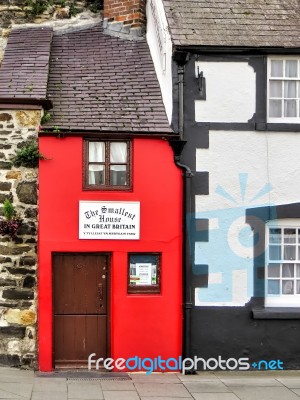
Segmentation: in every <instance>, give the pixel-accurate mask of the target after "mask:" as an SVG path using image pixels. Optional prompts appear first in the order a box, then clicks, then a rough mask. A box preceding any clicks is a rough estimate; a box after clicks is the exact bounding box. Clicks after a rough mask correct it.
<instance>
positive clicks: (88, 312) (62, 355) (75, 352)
mask: <svg viewBox="0 0 300 400" xmlns="http://www.w3.org/2000/svg"><path fill="white" fill-rule="evenodd" d="M107 272H108V271H107V256H104V255H98V254H88V253H87V254H83V253H82V254H81V253H77V254H58V255H55V256H54V259H53V296H54V299H53V300H54V301H53V304H54V360H55V365H61V364H74V365H75V366H76V364H77V365H79V364H82V363H83V364H85V365H87V359H88V356H89V354H91V353H96V354H97V357H98V358H99V357H103V358H105V357H107V328H108V327H107V324H108V322H107V321H108V317H107V295H108V292H107Z"/></svg>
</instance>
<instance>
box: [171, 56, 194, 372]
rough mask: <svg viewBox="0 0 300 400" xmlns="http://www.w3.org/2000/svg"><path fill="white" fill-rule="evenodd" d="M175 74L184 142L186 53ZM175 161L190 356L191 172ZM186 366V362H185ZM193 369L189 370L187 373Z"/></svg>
mask: <svg viewBox="0 0 300 400" xmlns="http://www.w3.org/2000/svg"><path fill="white" fill-rule="evenodd" d="M176 61H177V74H178V131H179V137H180V140H181V142H182V143H186V142H185V140H184V139H185V135H184V65H185V63H186V62H187V53H181V54H179V57H178V58H177V60H176ZM175 163H176V165H177V166H178V167H180V168H181V169H182V171H183V210H182V214H183V215H182V226H183V246H182V260H183V287H184V291H183V292H184V294H183V352H182V355H183V358H191V357H192V354H191V311H192V306H193V299H192V295H193V294H192V289H191V287H192V279H191V278H192V277H191V274H192V264H191V249H190V240H189V228H190V221H191V215H192V214H191V213H192V203H191V178H192V177H193V173H192V171H191V169H190V167H188V166H187V165H185V164H182V163H181V162H180V155H178V156H175ZM186 366H187V363H186ZM193 372H194V371H192V370H189V373H193Z"/></svg>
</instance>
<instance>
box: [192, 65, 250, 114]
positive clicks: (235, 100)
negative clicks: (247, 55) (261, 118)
mask: <svg viewBox="0 0 300 400" xmlns="http://www.w3.org/2000/svg"><path fill="white" fill-rule="evenodd" d="M198 68H199V71H200V72H201V71H203V76H204V77H205V80H206V100H196V101H195V120H196V121H197V122H248V120H249V119H251V118H252V117H253V114H254V112H255V95H256V91H255V87H256V83H255V72H254V69H253V68H252V67H251V66H250V65H249V64H248V63H247V62H220V61H219V62H210V61H197V62H196V63H195V76H197V75H198V72H197V71H198Z"/></svg>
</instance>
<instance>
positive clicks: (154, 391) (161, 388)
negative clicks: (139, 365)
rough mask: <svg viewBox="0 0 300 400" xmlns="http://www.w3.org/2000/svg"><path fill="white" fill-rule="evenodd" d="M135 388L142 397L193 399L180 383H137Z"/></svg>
mask: <svg viewBox="0 0 300 400" xmlns="http://www.w3.org/2000/svg"><path fill="white" fill-rule="evenodd" d="M135 387H136V390H137V392H138V394H139V395H140V396H141V397H159V396H161V397H164V396H166V397H167V396H169V397H170V396H171V397H176V398H178V397H179V398H180V397H190V398H191V397H192V396H191V395H190V394H189V392H188V391H187V390H186V388H185V387H184V386H183V385H182V384H180V383H179V384H178V383H157V384H155V385H154V384H153V383H135Z"/></svg>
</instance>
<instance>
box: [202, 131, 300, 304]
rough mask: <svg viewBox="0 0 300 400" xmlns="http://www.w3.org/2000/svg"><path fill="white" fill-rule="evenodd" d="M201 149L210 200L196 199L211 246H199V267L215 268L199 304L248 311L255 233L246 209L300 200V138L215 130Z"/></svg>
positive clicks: (275, 133)
mask: <svg viewBox="0 0 300 400" xmlns="http://www.w3.org/2000/svg"><path fill="white" fill-rule="evenodd" d="M209 143H210V144H209V149H197V150H196V163H197V164H196V169H197V171H209V195H207V196H205V195H204V196H203V195H201V196H196V218H209V228H210V232H209V242H208V243H203V242H197V243H196V246H195V247H196V248H195V254H196V255H195V258H196V260H195V261H196V263H197V264H208V265H209V283H208V288H201V289H196V293H195V301H196V305H215V306H222V305H228V306H243V305H244V304H245V303H246V302H247V301H249V300H250V298H251V296H252V295H253V259H252V257H253V234H252V231H251V229H250V227H249V225H248V224H246V223H245V209H246V208H250V207H259V206H266V205H278V204H288V203H294V202H299V200H300V157H299V154H300V153H299V149H300V134H299V133H295V132H255V131H251V132H247V131H246V132H245V131H210V132H209Z"/></svg>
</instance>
